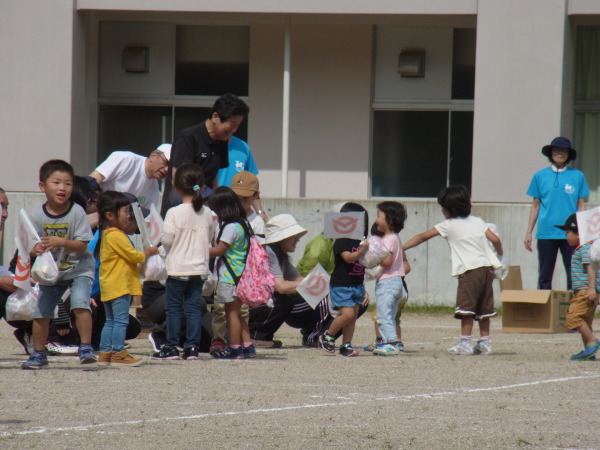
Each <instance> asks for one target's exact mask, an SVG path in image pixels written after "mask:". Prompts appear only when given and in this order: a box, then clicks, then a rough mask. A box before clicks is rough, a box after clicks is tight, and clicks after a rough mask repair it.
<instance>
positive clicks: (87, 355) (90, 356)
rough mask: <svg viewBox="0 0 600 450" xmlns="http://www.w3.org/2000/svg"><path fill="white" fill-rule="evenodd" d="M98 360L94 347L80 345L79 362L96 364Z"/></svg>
mask: <svg viewBox="0 0 600 450" xmlns="http://www.w3.org/2000/svg"><path fill="white" fill-rule="evenodd" d="M96 362H98V358H96V354H95V353H94V349H93V348H92V347H89V346H88V347H83V346H81V347H79V364H94V363H96Z"/></svg>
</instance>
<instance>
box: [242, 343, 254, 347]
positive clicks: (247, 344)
mask: <svg viewBox="0 0 600 450" xmlns="http://www.w3.org/2000/svg"><path fill="white" fill-rule="evenodd" d="M251 345H252V342H244V344H243V346H244V347H245V348H248V347H250V346H251Z"/></svg>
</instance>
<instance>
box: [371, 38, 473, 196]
mask: <svg viewBox="0 0 600 450" xmlns="http://www.w3.org/2000/svg"><path fill="white" fill-rule="evenodd" d="M475 40H476V32H475V29H474V28H456V29H453V28H444V27H421V28H406V27H389V26H385V27H378V29H377V32H376V51H375V86H374V99H373V105H372V110H373V125H372V130H373V133H372V136H373V137H372V157H371V195H372V196H375V197H436V196H437V194H438V192H439V191H440V190H441V189H442V188H444V187H445V186H448V185H453V184H463V185H465V186H467V187H468V188H469V189H470V187H471V168H472V153H473V98H474V92H475ZM410 46H418V47H420V48H424V49H425V51H426V62H425V76H424V78H413V79H407V78H401V77H399V76H395V75H392V73H391V70H392V69H393V65H392V63H393V59H394V58H397V56H398V55H397V53H398V51H399V50H400V49H401V48H402V47H410Z"/></svg>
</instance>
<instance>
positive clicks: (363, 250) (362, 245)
mask: <svg viewBox="0 0 600 450" xmlns="http://www.w3.org/2000/svg"><path fill="white" fill-rule="evenodd" d="M368 249H369V241H368V239H365V240H364V241H362V242H361V243H360V245H359V246H358V250H357V252H358V254H359V255H360V256H362V255H364V254H365V253H366V252H367V250H368Z"/></svg>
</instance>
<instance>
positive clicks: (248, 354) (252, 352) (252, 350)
mask: <svg viewBox="0 0 600 450" xmlns="http://www.w3.org/2000/svg"><path fill="white" fill-rule="evenodd" d="M243 354H244V358H256V347H255V346H254V344H250V345H249V346H248V347H244V350H243Z"/></svg>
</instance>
